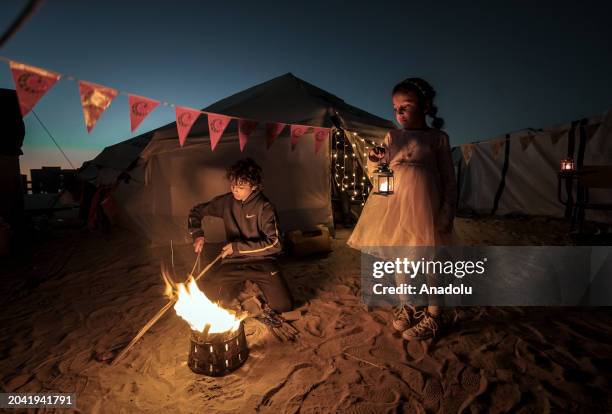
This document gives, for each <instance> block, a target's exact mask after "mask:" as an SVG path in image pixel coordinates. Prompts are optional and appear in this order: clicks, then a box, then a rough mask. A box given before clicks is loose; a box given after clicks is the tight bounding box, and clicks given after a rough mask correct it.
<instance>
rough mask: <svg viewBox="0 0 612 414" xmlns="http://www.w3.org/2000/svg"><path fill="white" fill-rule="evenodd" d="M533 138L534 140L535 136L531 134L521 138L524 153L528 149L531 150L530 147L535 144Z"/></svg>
mask: <svg viewBox="0 0 612 414" xmlns="http://www.w3.org/2000/svg"><path fill="white" fill-rule="evenodd" d="M533 138H534V136H533V135H531V134H529V135H523V136H521V137H519V140H520V141H521V148H522V150H523V151H525V150H526V149H527V148H529V146H530V145H531V143H532V142H533Z"/></svg>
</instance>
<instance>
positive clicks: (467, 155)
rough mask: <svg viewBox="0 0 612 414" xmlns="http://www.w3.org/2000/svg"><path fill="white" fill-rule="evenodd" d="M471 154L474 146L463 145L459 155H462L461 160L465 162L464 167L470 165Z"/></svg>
mask: <svg viewBox="0 0 612 414" xmlns="http://www.w3.org/2000/svg"><path fill="white" fill-rule="evenodd" d="M473 152H474V144H463V145H462V146H461V153H462V154H463V160H464V161H465V165H469V164H470V160H471V159H472V153H473Z"/></svg>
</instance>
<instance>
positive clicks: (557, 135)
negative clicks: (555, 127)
mask: <svg viewBox="0 0 612 414" xmlns="http://www.w3.org/2000/svg"><path fill="white" fill-rule="evenodd" d="M566 132H567V131H566V130H561V131H552V132H551V133H550V142H551V143H552V144H553V145H557V142H559V140H560V139H561V138H562V137H563V135H565V133H566Z"/></svg>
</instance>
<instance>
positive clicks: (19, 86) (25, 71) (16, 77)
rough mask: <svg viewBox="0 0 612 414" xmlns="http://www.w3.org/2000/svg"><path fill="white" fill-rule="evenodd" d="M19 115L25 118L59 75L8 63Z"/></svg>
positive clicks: (32, 67)
mask: <svg viewBox="0 0 612 414" xmlns="http://www.w3.org/2000/svg"><path fill="white" fill-rule="evenodd" d="M9 66H10V68H11V72H12V73H13V81H14V82H15V91H16V92H17V98H18V99H19V108H20V109H21V115H22V116H26V115H27V114H28V113H29V112H30V111H31V110H32V108H34V106H35V105H36V103H37V102H38V101H39V100H40V98H42V97H43V95H44V94H46V93H47V92H48V91H49V89H51V88H52V87H53V85H55V82H57V81H58V80H59V78H60V77H61V75H59V74H58V73H54V72H49V71H47V70H45V69H41V68H37V67H35V66H30V65H26V64H24V63H18V62H13V61H12V60H10V61H9Z"/></svg>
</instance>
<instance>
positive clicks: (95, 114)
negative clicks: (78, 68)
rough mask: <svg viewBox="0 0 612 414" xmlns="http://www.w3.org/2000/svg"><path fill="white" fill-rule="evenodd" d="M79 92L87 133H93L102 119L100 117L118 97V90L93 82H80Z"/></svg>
mask: <svg viewBox="0 0 612 414" xmlns="http://www.w3.org/2000/svg"><path fill="white" fill-rule="evenodd" d="M79 92H80V94H81V106H83V117H84V118H85V126H86V127H87V132H91V130H92V129H93V128H94V126H95V125H96V122H98V119H100V115H102V113H103V112H104V111H106V108H108V106H109V105H110V104H111V102H112V101H113V99H115V96H117V90H116V89H113V88H109V87H106V86H102V85H96V84H95V83H91V82H86V81H79Z"/></svg>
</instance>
